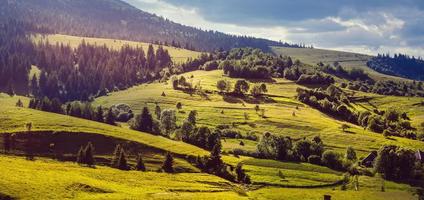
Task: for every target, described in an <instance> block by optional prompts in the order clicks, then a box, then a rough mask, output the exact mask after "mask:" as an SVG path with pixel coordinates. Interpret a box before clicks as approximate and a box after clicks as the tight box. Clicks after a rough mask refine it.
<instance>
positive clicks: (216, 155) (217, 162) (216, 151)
mask: <svg viewBox="0 0 424 200" xmlns="http://www.w3.org/2000/svg"><path fill="white" fill-rule="evenodd" d="M221 149H222V145H221V142H217V143H216V144H215V146H214V147H213V148H212V151H211V155H210V158H209V161H208V168H212V169H218V168H219V167H220V166H221V165H222V163H223V162H222V160H221Z"/></svg>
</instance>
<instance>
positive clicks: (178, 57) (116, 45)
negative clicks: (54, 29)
mask: <svg viewBox="0 0 424 200" xmlns="http://www.w3.org/2000/svg"><path fill="white" fill-rule="evenodd" d="M83 40H84V41H85V42H86V43H89V44H92V45H93V44H96V45H99V46H103V45H106V46H107V47H109V48H112V49H115V50H119V49H120V48H121V47H122V46H124V45H130V46H131V47H143V50H144V51H145V52H147V48H148V47H149V43H144V42H134V41H128V40H115V39H107V38H91V37H79V36H71V35H61V34H53V35H46V36H44V37H43V36H41V35H37V36H34V37H33V41H34V42H39V41H49V43H50V44H55V43H59V44H60V43H63V44H65V45H66V44H69V45H70V46H71V47H74V48H75V47H78V45H79V44H81V42H82V41H83ZM157 47H158V45H153V48H154V49H156V48H157ZM164 49H166V50H168V52H169V55H170V56H171V58H172V60H173V61H174V62H176V63H181V62H185V61H187V59H188V58H197V57H198V56H199V55H200V54H201V53H200V52H196V51H191V50H187V49H181V48H175V47H169V46H164Z"/></svg>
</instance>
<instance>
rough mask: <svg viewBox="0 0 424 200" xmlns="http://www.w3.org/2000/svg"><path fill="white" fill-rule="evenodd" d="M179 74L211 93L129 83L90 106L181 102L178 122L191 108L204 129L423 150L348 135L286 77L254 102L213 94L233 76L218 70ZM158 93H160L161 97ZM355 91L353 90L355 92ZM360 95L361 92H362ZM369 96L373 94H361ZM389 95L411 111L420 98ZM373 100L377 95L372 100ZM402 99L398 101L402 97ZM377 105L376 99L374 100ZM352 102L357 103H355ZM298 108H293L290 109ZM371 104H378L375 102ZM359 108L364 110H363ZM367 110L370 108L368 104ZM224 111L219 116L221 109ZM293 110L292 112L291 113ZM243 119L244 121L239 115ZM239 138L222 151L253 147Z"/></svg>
mask: <svg viewBox="0 0 424 200" xmlns="http://www.w3.org/2000/svg"><path fill="white" fill-rule="evenodd" d="M182 76H185V77H187V78H188V77H191V76H193V78H189V79H188V81H189V82H192V83H193V84H200V85H201V87H202V89H203V90H205V91H212V93H211V94H208V93H207V94H206V95H205V96H202V95H198V94H195V95H190V94H188V93H184V92H182V91H179V90H174V89H173V88H172V85H171V84H170V83H168V84H166V83H152V84H142V85H140V86H135V87H132V88H130V89H128V90H124V91H119V92H113V93H111V94H109V95H108V96H104V97H100V98H97V99H96V101H95V104H98V105H104V106H112V105H114V104H117V103H126V104H129V105H130V106H131V108H132V109H133V110H134V111H135V113H139V112H140V110H141V108H142V107H143V106H145V105H147V106H149V108H150V110H154V106H155V103H156V102H157V103H158V104H159V105H160V106H161V107H162V108H175V105H176V104H177V102H181V103H182V105H183V106H182V111H181V112H179V113H178V118H177V119H178V120H179V122H180V123H181V122H182V120H183V119H185V118H186V116H187V114H188V112H189V111H190V110H197V112H198V113H199V114H198V123H199V124H201V125H206V126H209V127H215V126H216V125H221V124H227V125H231V124H233V123H235V124H237V125H236V127H235V129H237V130H239V131H241V133H242V134H246V133H247V132H254V133H256V134H258V135H261V134H262V133H263V132H265V131H269V132H271V133H275V134H280V135H284V136H291V137H292V138H303V137H308V138H312V137H314V136H317V135H319V136H320V137H321V138H322V139H323V141H324V143H325V145H326V146H327V148H330V149H335V150H336V151H339V152H344V151H345V149H346V147H347V146H353V147H354V148H355V149H356V150H357V151H359V152H358V153H359V154H360V155H365V154H367V153H368V152H370V151H371V150H377V149H378V148H380V146H381V145H383V144H399V145H403V146H406V147H411V148H413V149H423V148H424V144H423V143H422V142H420V141H417V140H410V139H406V138H396V139H395V140H392V139H386V138H384V137H383V136H382V135H381V134H376V133H373V132H370V131H369V130H363V128H361V127H358V126H355V125H350V126H351V127H352V128H350V129H349V131H350V132H351V133H345V132H343V131H342V129H341V128H340V126H341V124H343V123H344V122H342V121H338V120H335V119H333V118H332V117H330V116H328V115H326V114H323V113H321V112H319V111H318V110H316V109H313V108H311V107H309V106H307V105H304V104H302V103H301V102H299V101H297V100H296V99H295V95H296V88H298V87H303V86H300V85H297V84H296V83H294V82H292V81H288V80H285V79H279V78H277V79H275V82H272V83H267V87H268V90H269V92H268V95H269V96H270V97H272V100H269V101H268V102H256V101H252V100H249V99H240V98H229V97H223V96H221V95H219V94H217V93H216V90H217V89H216V82H217V81H218V80H220V79H227V80H230V81H231V82H232V83H235V81H236V79H231V78H228V77H224V76H223V74H222V71H220V70H216V71H194V72H189V73H186V74H183V75H182ZM162 92H164V93H165V94H166V96H161V94H162ZM358 95H359V94H358ZM363 95H364V94H362V96H363ZM365 95H368V96H375V95H374V94H365ZM384 98H395V99H399V100H402V101H396V102H397V103H398V106H400V107H403V108H405V107H407V108H408V109H411V110H417V109H416V108H419V107H417V106H413V105H412V104H414V103H418V102H420V101H421V100H422V98H409V99H410V100H407V99H408V97H384ZM376 99H378V98H376ZM403 100H404V101H403ZM256 103H260V104H259V105H260V107H261V108H264V109H265V115H266V118H265V119H264V118H261V117H260V116H259V113H257V112H256V111H255V109H254V107H255V105H256ZM377 103H378V102H377ZM361 105H362V103H358V105H357V106H361ZM296 106H298V108H299V109H298V110H297V109H296ZM375 106H378V104H377V105H375ZM365 108H367V107H366V106H365ZM365 108H364V109H365ZM368 109H370V108H369V107H368ZM222 111H223V112H224V114H222V113H221V112H222ZM293 112H295V116H293ZM244 113H247V115H248V116H249V119H247V120H246V119H245V114H244ZM409 114H411V116H412V119H413V120H414V123H415V124H419V123H421V122H422V112H421V111H416V112H415V113H412V112H411V113H409ZM238 143H239V140H236V141H234V140H227V141H223V146H224V147H226V150H231V149H234V148H242V149H253V148H254V146H255V144H256V143H255V142H249V143H247V145H245V146H240V145H238Z"/></svg>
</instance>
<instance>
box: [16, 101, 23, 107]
mask: <svg viewBox="0 0 424 200" xmlns="http://www.w3.org/2000/svg"><path fill="white" fill-rule="evenodd" d="M16 107H21V108H22V107H24V103H22V101H21V99H18V102H16Z"/></svg>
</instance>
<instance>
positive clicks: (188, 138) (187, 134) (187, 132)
mask: <svg viewBox="0 0 424 200" xmlns="http://www.w3.org/2000/svg"><path fill="white" fill-rule="evenodd" d="M193 131H194V125H193V124H192V123H191V122H189V121H188V120H184V122H183V124H182V125H181V135H182V136H181V137H182V140H183V141H184V142H188V143H193V141H192V134H193Z"/></svg>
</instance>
